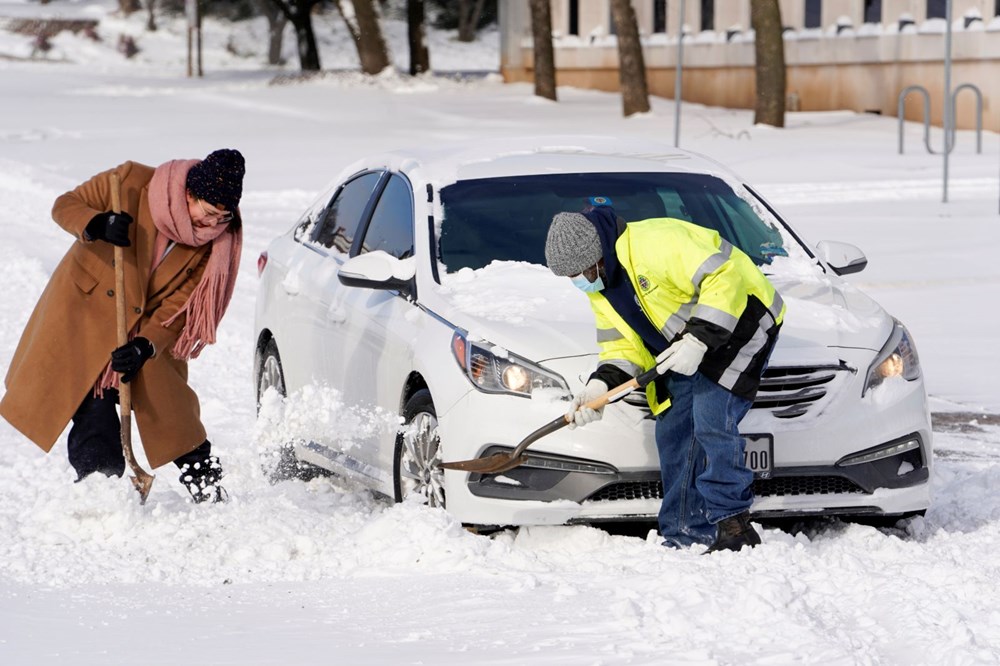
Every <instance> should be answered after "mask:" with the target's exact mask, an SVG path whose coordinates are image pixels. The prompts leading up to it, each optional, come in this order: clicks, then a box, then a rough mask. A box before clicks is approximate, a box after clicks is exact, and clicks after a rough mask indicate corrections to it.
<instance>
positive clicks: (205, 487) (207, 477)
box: [180, 456, 229, 504]
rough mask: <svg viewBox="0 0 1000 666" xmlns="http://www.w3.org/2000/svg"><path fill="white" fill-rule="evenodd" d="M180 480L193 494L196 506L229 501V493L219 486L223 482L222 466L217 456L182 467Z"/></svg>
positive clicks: (192, 497)
mask: <svg viewBox="0 0 1000 666" xmlns="http://www.w3.org/2000/svg"><path fill="white" fill-rule="evenodd" d="M180 479H181V483H182V484H184V487H185V488H187V489H188V492H189V493H191V499H193V500H194V503H195V504H201V503H202V502H210V503H212V504H215V503H216V502H227V501H229V493H227V492H226V489H225V488H223V487H222V486H221V485H219V482H220V481H221V480H222V465H220V464H219V459H218V458H217V457H215V456H209V457H208V458H205V459H204V460H202V461H201V462H196V463H187V464H184V465H183V466H181V476H180Z"/></svg>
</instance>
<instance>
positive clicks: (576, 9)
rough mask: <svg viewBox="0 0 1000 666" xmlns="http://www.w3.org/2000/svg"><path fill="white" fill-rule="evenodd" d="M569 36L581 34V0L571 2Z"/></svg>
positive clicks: (571, 0)
mask: <svg viewBox="0 0 1000 666" xmlns="http://www.w3.org/2000/svg"><path fill="white" fill-rule="evenodd" d="M568 32H569V34H571V35H579V34H580V0H569V30H568Z"/></svg>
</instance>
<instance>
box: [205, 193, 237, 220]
mask: <svg viewBox="0 0 1000 666" xmlns="http://www.w3.org/2000/svg"><path fill="white" fill-rule="evenodd" d="M198 206H199V207H200V208H201V212H202V213H204V214H205V217H211V218H213V219H215V221H216V222H217V223H218V224H225V223H226V222H231V221H232V219H233V214H232V213H231V212H229V211H222V210H215V209H212V210H208V209H207V208H205V202H204V201H202V200H201V199H198Z"/></svg>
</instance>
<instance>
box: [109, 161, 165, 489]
mask: <svg viewBox="0 0 1000 666" xmlns="http://www.w3.org/2000/svg"><path fill="white" fill-rule="evenodd" d="M121 208H122V202H121V184H120V183H119V182H118V174H117V173H114V172H112V174H111V212H113V213H120V212H121ZM124 255H125V252H124V251H123V250H122V248H120V247H119V246H117V245H115V310H116V311H117V323H118V346H119V347H121V346H122V345H124V344H125V343H126V342H128V331H127V329H126V323H125V256H124ZM118 403H119V406H120V407H121V421H122V453H123V454H124V455H125V462H127V463H128V466H129V468H130V469H131V470H132V473H133V474H134V475H135V476H131V477H129V478H130V479H131V480H132V485H133V486H135V489H136V490H137V491H138V492H139V504H145V503H146V498H147V497H149V489H150V488H152V486H153V479H154V478H155V477H154V476H153V475H152V474H150V473H149V472H147V471H146V470H144V469H143V468H142V467H140V466H139V463H137V462H136V461H135V454H134V453H132V388H131V387H130V386H129V385H128V384H126V383H125V382H120V383H119V386H118Z"/></svg>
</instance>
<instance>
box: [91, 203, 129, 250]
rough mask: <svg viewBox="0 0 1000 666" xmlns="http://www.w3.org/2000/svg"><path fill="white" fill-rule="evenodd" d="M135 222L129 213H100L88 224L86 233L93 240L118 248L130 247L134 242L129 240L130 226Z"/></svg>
mask: <svg viewBox="0 0 1000 666" xmlns="http://www.w3.org/2000/svg"><path fill="white" fill-rule="evenodd" d="M134 221H135V220H133V219H132V216H131V215H129V214H128V213H112V212H110V211H109V212H107V213H98V214H97V215H95V216H94V217H93V219H91V220H90V222H88V223H87V228H86V229H85V230H84V233H85V234H86V235H87V237H88V238H90V239H91V240H102V241H107V242H108V243H111V244H112V245H117V246H118V247H128V246H129V245H131V244H132V241H130V240H129V239H128V225H130V224H132V223H133V222H134Z"/></svg>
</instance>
